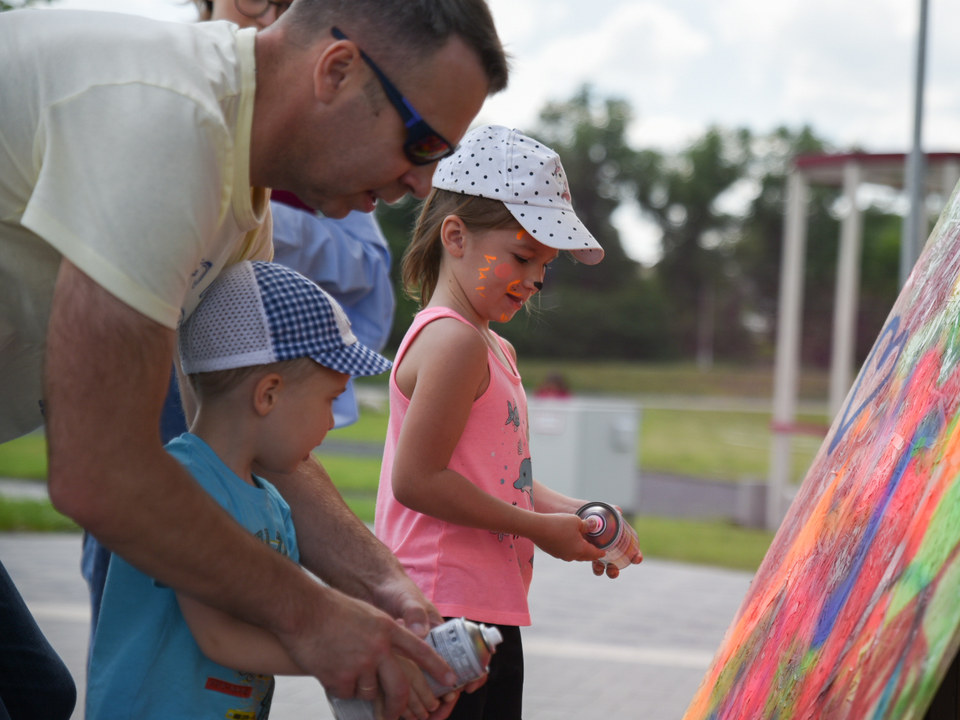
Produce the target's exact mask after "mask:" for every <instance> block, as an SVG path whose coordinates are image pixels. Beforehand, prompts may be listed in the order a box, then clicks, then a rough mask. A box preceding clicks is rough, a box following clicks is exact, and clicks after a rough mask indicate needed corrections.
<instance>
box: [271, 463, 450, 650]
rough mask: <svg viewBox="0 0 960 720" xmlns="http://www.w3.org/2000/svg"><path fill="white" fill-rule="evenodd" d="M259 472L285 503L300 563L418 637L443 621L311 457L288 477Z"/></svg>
mask: <svg viewBox="0 0 960 720" xmlns="http://www.w3.org/2000/svg"><path fill="white" fill-rule="evenodd" d="M258 474H261V473H260V472H259V471H258ZM263 474H264V476H265V477H267V479H268V480H270V481H271V482H272V483H273V484H274V485H276V486H277V489H278V490H279V491H280V493H281V494H282V495H283V497H284V499H285V500H286V501H287V503H289V505H290V509H291V511H292V513H293V524H294V527H295V528H296V529H297V545H298V546H299V548H300V562H301V563H302V564H303V566H304V567H306V568H307V569H308V570H310V571H311V572H312V573H314V574H315V575H316V576H317V577H319V578H320V579H321V580H323V581H324V582H326V583H328V584H330V585H331V586H333V587H335V588H338V589H339V590H341V591H343V592H345V593H346V594H348V595H351V596H352V597H356V598H360V599H361V600H365V601H367V602H369V603H372V604H373V605H376V606H377V607H379V608H380V609H381V610H383V611H384V612H386V613H388V614H390V615H391V616H393V617H395V618H398V619H402V620H403V622H404V625H405V626H406V627H407V628H409V629H410V630H411V631H413V632H414V634H416V635H417V636H419V637H424V636H426V634H427V633H428V632H429V631H430V628H431V627H432V626H434V625H439V624H440V623H442V622H443V618H442V617H441V616H440V613H439V612H437V609H436V608H435V607H434V606H433V604H432V603H430V602H429V601H428V600H427V599H426V598H425V597H424V595H423V593H422V592H420V589H419V588H418V587H417V586H416V584H414V582H413V581H412V580H411V579H410V578H409V577H408V576H407V574H406V573H405V572H404V571H403V567H402V566H401V565H400V562H399V561H398V560H397V558H396V557H394V555H393V553H391V552H390V551H389V550H388V549H387V547H386V546H385V545H384V544H383V543H382V542H380V541H379V540H377V538H376V537H375V536H374V535H373V533H371V532H370V531H369V530H368V529H367V527H366V525H364V524H363V522H361V520H360V519H359V518H358V517H357V516H356V515H354V514H353V512H352V511H351V510H350V508H349V507H347V504H346V503H345V502H344V501H343V498H342V497H341V496H340V493H339V492H338V491H337V489H336V487H335V486H334V485H333V483H332V482H331V480H330V476H329V475H328V474H327V471H326V470H324V468H323V466H321V465H320V463H318V462H317V461H316V460H313V459H311V460H309V461H307V462H303V463H300V467H299V468H298V469H297V471H296V472H295V473H293V474H291V475H274V474H269V473H263Z"/></svg>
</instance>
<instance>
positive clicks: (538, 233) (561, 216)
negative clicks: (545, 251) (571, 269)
mask: <svg viewBox="0 0 960 720" xmlns="http://www.w3.org/2000/svg"><path fill="white" fill-rule="evenodd" d="M504 205H505V206H506V208H507V210H509V211H510V213H511V214H512V215H513V216H514V217H515V218H516V219H517V222H519V223H520V225H521V226H522V227H523V229H524V230H526V231H527V232H528V233H530V237H532V238H533V239H535V240H536V241H537V242H540V243H542V244H544V245H546V246H547V247H551V248H554V249H556V250H566V251H567V252H569V253H570V254H571V255H573V256H574V257H575V258H576V259H577V260H579V261H580V262H582V263H583V264H584V265H596V264H597V263H598V262H600V261H601V260H603V248H602V247H600V243H598V242H597V240H596V238H594V237H593V235H592V234H591V233H590V231H589V230H587V228H586V226H585V225H584V224H583V223H582V222H580V218H578V217H577V216H576V215H575V214H574V213H572V212H571V211H570V210H569V208H566V209H561V208H556V207H543V206H539V205H514V204H511V203H504ZM532 212H536V214H537V216H538V217H539V218H543V220H544V221H545V222H543V221H541V222H537V223H531V222H529V220H528V217H529V214H530V213H532ZM554 220H557V221H562V223H563V224H564V225H565V226H566V227H565V229H564V230H563V231H562V233H554V234H551V233H550V232H548V231H546V230H545V229H544V228H545V227H547V226H552V225H553V224H554ZM558 224H559V223H558Z"/></svg>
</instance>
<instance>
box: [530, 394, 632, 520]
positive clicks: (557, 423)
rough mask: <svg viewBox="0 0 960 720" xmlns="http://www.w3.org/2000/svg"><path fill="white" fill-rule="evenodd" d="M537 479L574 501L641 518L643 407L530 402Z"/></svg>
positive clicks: (590, 401) (583, 400)
mask: <svg viewBox="0 0 960 720" xmlns="http://www.w3.org/2000/svg"><path fill="white" fill-rule="evenodd" d="M527 408H528V410H529V414H530V459H531V463H532V465H533V477H534V478H535V479H536V480H537V481H538V482H541V483H543V484H544V485H546V486H548V487H550V488H552V489H554V490H556V491H557V492H561V493H563V494H564V495H568V496H570V497H574V498H580V499H583V500H600V501H602V502H605V503H609V504H611V505H619V506H620V507H621V508H622V509H623V511H624V512H626V513H631V512H636V511H637V509H638V507H637V502H638V500H639V497H638V493H637V442H638V441H639V436H640V406H639V405H637V404H636V403H633V402H630V401H626V400H612V399H607V398H590V397H579V396H573V397H569V398H535V397H530V398H528V400H527Z"/></svg>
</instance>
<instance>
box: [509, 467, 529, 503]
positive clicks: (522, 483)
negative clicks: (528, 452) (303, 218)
mask: <svg viewBox="0 0 960 720" xmlns="http://www.w3.org/2000/svg"><path fill="white" fill-rule="evenodd" d="M513 486H514V487H515V488H516V489H517V490H519V491H520V492H525V493H528V494H529V495H530V499H531V501H532V500H533V463H531V462H530V458H524V459H523V460H521V461H520V477H518V478H517V480H516V482H514V483H513Z"/></svg>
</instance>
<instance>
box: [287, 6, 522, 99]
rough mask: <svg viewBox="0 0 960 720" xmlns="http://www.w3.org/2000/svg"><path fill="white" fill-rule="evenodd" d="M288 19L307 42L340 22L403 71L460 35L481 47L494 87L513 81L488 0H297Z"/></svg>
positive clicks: (384, 62)
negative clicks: (510, 78) (508, 77)
mask: <svg viewBox="0 0 960 720" xmlns="http://www.w3.org/2000/svg"><path fill="white" fill-rule="evenodd" d="M283 21H284V22H285V23H286V24H287V26H288V27H289V28H290V30H291V34H292V38H293V39H294V41H295V42H298V43H301V44H304V45H308V44H310V43H313V42H315V41H316V39H317V37H318V35H324V34H326V35H329V32H330V28H331V27H334V26H336V27H338V28H340V29H341V30H343V32H344V33H346V35H347V37H349V38H350V39H351V40H354V41H355V42H356V43H357V44H358V45H359V46H360V47H361V48H363V50H364V51H365V52H366V53H367V54H368V55H370V57H371V58H373V59H374V60H375V61H376V63H377V65H380V66H381V67H383V68H384V70H385V72H387V74H390V73H391V72H393V73H396V74H397V75H399V74H400V72H401V70H403V71H407V69H408V68H410V67H411V66H412V67H416V66H417V65H419V64H420V63H422V62H423V61H425V60H427V59H429V58H430V57H431V56H433V55H434V54H435V53H436V52H437V51H439V50H440V49H441V48H442V47H443V45H444V44H446V42H447V41H448V40H449V39H450V38H451V37H453V36H457V37H459V38H460V39H461V40H463V42H464V43H466V45H467V47H469V48H471V49H472V50H473V51H474V52H476V53H477V56H478V57H479V59H480V64H481V67H483V70H484V73H485V74H486V76H487V82H488V86H489V93H490V94H491V95H492V94H494V93H497V92H500V91H501V90H503V89H504V88H505V87H506V86H507V76H508V74H509V71H510V69H509V62H508V60H507V55H506V53H505V52H504V50H503V45H502V44H501V43H500V38H499V37H498V36H497V29H496V27H495V26H494V24H493V16H492V15H491V14H490V8H489V7H487V3H486V0H297V1H296V2H295V3H293V4H292V5H291V6H290V9H289V10H288V11H287V12H286V13H285V14H284V17H283Z"/></svg>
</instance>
